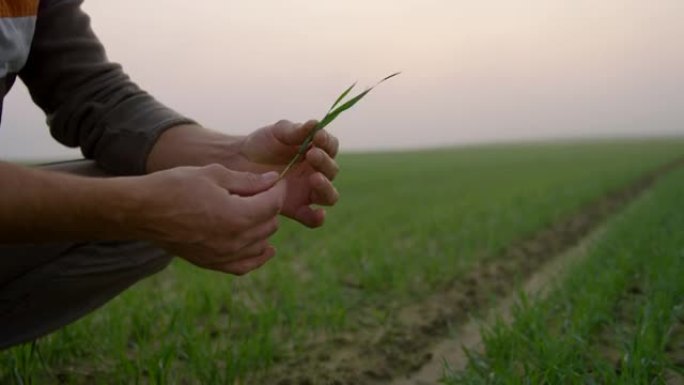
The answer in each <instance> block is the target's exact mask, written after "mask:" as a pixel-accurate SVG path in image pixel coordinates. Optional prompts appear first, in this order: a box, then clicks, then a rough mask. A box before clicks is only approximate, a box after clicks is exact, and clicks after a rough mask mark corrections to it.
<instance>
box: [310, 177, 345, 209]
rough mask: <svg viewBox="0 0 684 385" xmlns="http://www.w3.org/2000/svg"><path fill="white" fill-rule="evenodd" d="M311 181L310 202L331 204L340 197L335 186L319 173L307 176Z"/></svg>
mask: <svg viewBox="0 0 684 385" xmlns="http://www.w3.org/2000/svg"><path fill="white" fill-rule="evenodd" d="M309 183H311V188H312V191H311V197H310V198H311V202H312V203H314V204H317V205H323V206H333V205H334V204H335V203H337V201H338V200H339V199H340V193H339V192H337V189H336V188H335V186H333V185H332V183H331V182H330V181H329V180H328V179H327V178H326V177H325V176H323V174H321V173H315V174H312V175H311V176H310V177H309Z"/></svg>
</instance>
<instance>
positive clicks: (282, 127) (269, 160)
mask: <svg viewBox="0 0 684 385" xmlns="http://www.w3.org/2000/svg"><path fill="white" fill-rule="evenodd" d="M316 124H318V122H317V121H315V120H311V121H308V122H306V123H304V124H299V123H292V122H289V121H287V120H281V121H279V122H278V123H276V124H273V125H269V126H266V127H263V128H260V129H258V130H256V131H254V132H253V133H252V134H250V135H248V136H246V137H244V139H242V141H241V143H240V145H239V147H238V148H239V153H238V159H239V160H238V163H242V164H239V166H238V168H240V169H246V170H249V171H252V172H265V171H270V170H275V171H278V172H281V171H282V170H283V169H284V168H285V167H286V166H287V164H288V163H289V162H290V161H291V160H292V158H294V156H295V155H296V154H297V152H298V151H299V147H300V145H301V144H302V142H304V140H305V139H306V137H307V135H309V133H310V132H311V131H312V130H313V129H314V128H315V127H316ZM338 148H339V142H338V140H337V138H335V137H334V136H333V135H331V134H330V133H328V132H327V131H325V130H321V131H319V132H317V133H316V135H315V136H314V140H313V145H312V146H311V148H310V149H308V150H307V152H306V154H305V156H303V157H302V159H301V160H300V162H298V163H297V164H296V165H294V166H293V167H292V169H290V170H289V171H288V173H287V174H286V175H285V179H286V180H287V196H286V200H285V204H284V207H283V211H282V213H283V214H284V215H285V216H288V217H290V218H293V219H295V220H297V221H299V222H301V223H302V224H304V225H305V226H308V227H312V228H314V227H319V226H321V225H322V224H323V221H324V220H325V210H324V209H322V208H313V207H311V206H312V205H322V206H332V205H334V204H335V203H336V202H337V200H338V199H339V193H338V192H337V190H336V189H335V187H334V186H333V184H332V181H333V180H334V179H335V176H336V175H337V173H338V171H339V167H338V165H337V162H335V156H336V155H337V151H338ZM240 158H241V159H240Z"/></svg>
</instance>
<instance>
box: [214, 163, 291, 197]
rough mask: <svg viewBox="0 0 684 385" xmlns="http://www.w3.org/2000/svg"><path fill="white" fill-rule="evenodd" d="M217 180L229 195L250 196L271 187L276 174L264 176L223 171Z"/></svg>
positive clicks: (269, 173) (273, 172) (276, 176)
mask: <svg viewBox="0 0 684 385" xmlns="http://www.w3.org/2000/svg"><path fill="white" fill-rule="evenodd" d="M225 171H227V172H225V173H224V175H222V177H221V178H220V179H219V185H220V186H221V187H223V188H225V189H226V190H228V192H230V193H231V194H236V195H240V196H252V195H254V194H258V193H260V192H262V191H266V190H268V189H270V188H271V187H273V185H274V184H275V182H276V181H277V180H278V173H277V172H275V171H270V172H267V173H265V174H254V173H251V172H239V171H232V170H227V169H226V170H225Z"/></svg>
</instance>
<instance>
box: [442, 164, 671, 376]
mask: <svg viewBox="0 0 684 385" xmlns="http://www.w3.org/2000/svg"><path fill="white" fill-rule="evenodd" d="M683 197H684V170H678V171H677V172H675V173H673V174H672V175H669V176H668V177H666V178H665V180H663V181H662V182H661V183H659V184H658V185H657V186H655V188H654V189H653V191H650V192H649V193H647V194H646V196H644V197H643V198H642V199H640V200H639V201H638V202H636V203H635V204H634V205H633V206H632V207H630V208H629V209H628V210H627V212H625V213H624V215H622V216H620V218H618V219H617V220H616V221H615V223H611V225H610V226H609V227H608V229H607V230H606V232H605V233H604V234H602V236H601V237H600V238H599V239H598V240H597V241H596V242H595V243H594V244H593V245H592V247H591V248H590V249H589V250H588V251H587V257H588V258H587V260H585V261H584V262H583V263H581V264H579V265H577V266H574V267H573V268H572V269H570V271H568V272H567V278H566V279H565V280H563V281H562V282H561V283H559V284H557V285H555V288H554V290H553V291H552V292H551V293H550V294H549V295H548V296H547V297H545V298H543V299H540V300H536V301H535V300H534V299H531V298H527V297H523V298H522V299H521V301H520V302H519V304H518V306H517V307H516V308H515V309H514V321H513V322H512V323H511V324H507V323H505V322H498V323H496V324H495V325H494V326H493V327H491V328H486V329H485V330H484V331H483V340H484V345H485V352H484V354H473V358H472V359H471V360H470V364H469V366H468V367H467V369H466V370H465V371H461V372H450V373H448V374H447V376H446V381H445V383H446V384H450V385H451V384H592V383H593V384H666V383H672V384H674V383H681V382H682V381H684V199H683ZM675 379H678V380H675ZM675 381H677V382H675Z"/></svg>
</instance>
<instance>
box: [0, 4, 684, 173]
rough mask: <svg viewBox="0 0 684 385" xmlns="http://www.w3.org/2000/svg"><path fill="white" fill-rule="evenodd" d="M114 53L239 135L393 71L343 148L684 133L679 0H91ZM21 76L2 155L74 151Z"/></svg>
mask: <svg viewBox="0 0 684 385" xmlns="http://www.w3.org/2000/svg"><path fill="white" fill-rule="evenodd" d="M84 9H85V10H86V11H87V12H88V13H89V14H90V15H91V17H92V20H93V28H94V30H95V32H96V33H97V34H98V36H99V37H100V38H101V40H102V41H103V43H104V44H105V46H106V48H107V52H108V55H109V57H110V59H111V60H113V61H116V62H119V63H121V64H122V65H123V66H124V70H125V71H126V72H127V73H128V74H129V75H130V76H131V77H132V78H133V79H134V80H135V81H136V82H137V83H138V84H139V85H140V86H142V87H143V88H144V89H146V90H147V91H149V92H150V93H152V94H153V95H154V96H155V97H157V98H158V99H159V100H161V101H162V102H164V103H165V104H167V105H169V106H170V107H172V108H174V109H176V110H178V111H179V112H181V113H183V114H185V115H187V116H189V117H192V118H193V119H196V120H197V121H199V122H200V123H202V124H203V125H205V126H207V127H210V128H213V129H217V130H220V131H223V132H227V133H231V134H247V133H249V132H250V131H252V130H254V129H256V128H259V127H262V126H264V125H266V124H269V123H273V122H275V121H277V120H280V119H289V120H293V121H303V120H307V119H310V118H321V117H322V116H321V115H322V114H324V113H325V111H326V110H327V108H328V107H329V105H330V104H331V103H332V101H333V100H334V99H335V98H336V96H337V95H338V94H339V93H340V92H341V91H342V90H343V89H345V88H346V87H347V86H348V85H350V84H351V83H353V82H354V81H358V82H359V85H360V86H362V87H363V86H364V85H371V84H373V83H374V82H375V81H376V80H377V79H379V78H382V77H384V76H385V75H387V74H390V73H392V72H395V71H403V73H402V75H401V76H400V77H398V78H395V79H392V81H390V82H387V83H385V84H383V85H382V86H381V87H379V88H377V89H376V90H374V91H373V93H371V94H370V95H369V96H368V97H367V98H366V99H364V100H363V101H362V102H360V103H359V104H358V105H357V106H356V107H354V109H352V110H350V111H349V112H347V113H345V114H344V115H342V116H340V118H339V119H338V120H337V121H335V122H334V123H333V124H332V125H330V126H329V130H330V131H332V132H333V133H334V134H335V135H337V136H338V137H339V138H340V141H341V147H342V150H343V151H358V150H364V151H365V150H377V149H380V150H386V149H403V148H416V147H434V146H450V145H461V144H469V143H480V142H500V141H521V140H539V139H554V138H584V137H614V136H652V135H678V134H681V135H684V44H682V39H683V38H684V23H682V22H681V15H682V14H684V13H683V12H684V2H683V1H681V0H654V1H643V0H601V1H596V0H573V1H567V0H478V1H472V0H471V1H464V0H373V1H368V0H346V1H335V2H333V1H328V0H316V1H315V0H243V1H235V0H197V1H194V2H192V4H189V3H188V2H187V1H185V0H164V1H162V0H117V1H104V0H86V1H85V5H84ZM79 156H80V154H79V152H78V150H74V149H66V148H64V147H62V146H61V145H59V144H58V143H56V142H54V140H52V139H51V138H50V136H49V132H48V129H47V127H46V125H45V118H44V115H43V114H42V112H41V111H40V110H38V109H37V108H36V107H34V106H33V105H32V103H31V101H30V98H29V97H28V94H27V92H26V90H25V89H24V87H23V85H20V84H17V86H15V89H13V91H12V92H11V94H10V95H9V96H8V97H7V98H6V99H5V112H4V116H3V122H2V127H0V158H2V159H19V160H21V159H37V158H38V159H47V160H49V159H64V158H77V157H79Z"/></svg>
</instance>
